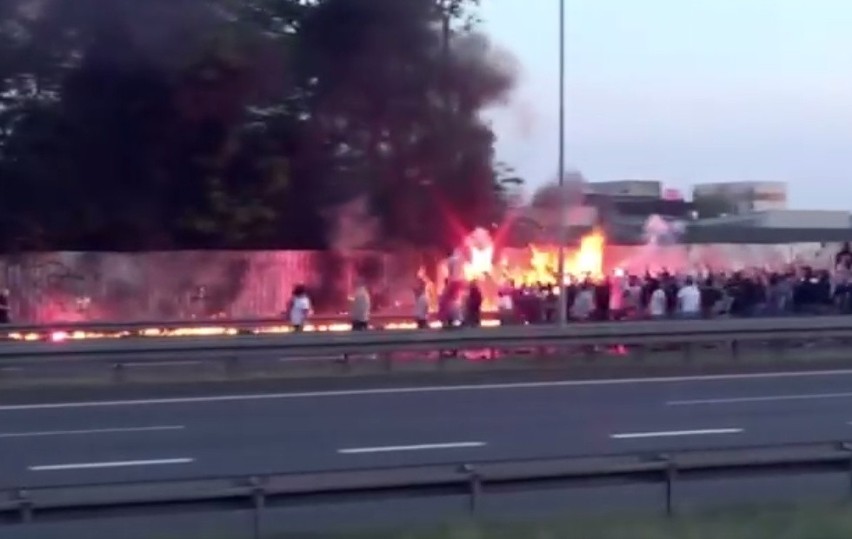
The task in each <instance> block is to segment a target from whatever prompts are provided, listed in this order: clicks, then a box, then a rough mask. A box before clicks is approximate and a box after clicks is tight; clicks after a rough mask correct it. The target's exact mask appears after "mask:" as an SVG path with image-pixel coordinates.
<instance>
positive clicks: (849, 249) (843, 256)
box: [834, 241, 852, 270]
mask: <svg viewBox="0 0 852 539" xmlns="http://www.w3.org/2000/svg"><path fill="white" fill-rule="evenodd" d="M841 264H842V265H843V267H844V268H846V269H847V270H848V269H852V246H850V245H849V242H848V241H847V242H845V243H844V244H843V247H842V248H841V249H840V251H839V252H838V253H837V254H836V255H835V257H834V267H837V266H840V265H841Z"/></svg>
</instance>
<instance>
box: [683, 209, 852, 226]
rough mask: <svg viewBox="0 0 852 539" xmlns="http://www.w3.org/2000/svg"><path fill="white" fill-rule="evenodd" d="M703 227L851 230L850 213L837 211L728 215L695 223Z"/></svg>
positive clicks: (762, 212)
mask: <svg viewBox="0 0 852 539" xmlns="http://www.w3.org/2000/svg"><path fill="white" fill-rule="evenodd" d="M694 225H695V226H701V227H737V228H745V227H748V228H772V229H776V230H777V229H839V230H840V229H849V228H850V214H849V212H848V211H835V210H766V211H756V212H751V213H745V214H740V215H726V216H723V217H715V218H710V219H699V220H698V221H695V222H694Z"/></svg>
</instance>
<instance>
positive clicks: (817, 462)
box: [0, 442, 852, 539]
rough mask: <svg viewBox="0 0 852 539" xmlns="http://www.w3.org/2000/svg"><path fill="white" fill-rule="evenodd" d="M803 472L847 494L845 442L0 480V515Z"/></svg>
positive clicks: (222, 506) (260, 506)
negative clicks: (42, 481) (820, 475)
mask: <svg viewBox="0 0 852 539" xmlns="http://www.w3.org/2000/svg"><path fill="white" fill-rule="evenodd" d="M807 472H836V473H838V474H846V475H847V476H849V482H848V483H849V485H850V490H849V495H850V497H852V445H850V444H849V443H844V442H826V443H809V444H790V445H774V446H751V447H732V448H721V449H707V450H687V451H683V450H679V451H670V452H655V453H647V454H638V453H628V454H605V455H589V456H584V457H568V458H542V459H528V460H504V461H482V462H469V463H454V464H442V465H439V464H434V465H420V466H408V467H388V468H361V469H349V470H334V471H319V472H304V473H281V474H274V473H258V474H256V475H251V476H249V475H244V476H220V477H201V478H187V479H174V480H165V481H163V480H151V481H140V482H133V483H126V482H109V483H89V484H85V483H83V484H81V483H74V484H65V485H53V486H47V487H26V486H21V487H17V488H10V487H8V486H6V487H0V492H2V491H5V492H6V493H7V496H6V497H5V501H0V522H7V523H8V522H15V523H21V524H26V523H32V522H38V521H40V519H42V518H45V519H48V518H49V519H50V520H51V521H57V520H62V519H63V518H78V519H79V518H82V517H81V515H82V514H84V513H85V512H86V511H89V512H90V513H89V514H90V515H91V518H106V517H109V516H111V515H113V514H118V515H128V514H134V515H137V514H157V513H158V512H169V513H174V512H175V511H180V510H193V509H199V508H207V509H208V510H209V509H210V508H211V507H212V508H215V509H216V510H228V509H230V508H237V509H239V508H245V507H251V508H253V510H254V517H255V518H254V537H255V538H257V539H262V538H263V537H264V533H263V514H264V511H265V508H266V507H267V506H268V505H269V504H270V503H271V502H301V503H306V502H308V503H309V502H310V501H311V500H312V499H314V500H320V501H321V502H322V503H326V504H327V503H332V502H347V501H353V500H357V499H363V498H364V497H366V496H371V497H372V499H393V498H397V497H412V496H422V497H440V496H451V495H466V496H467V497H468V500H469V504H468V506H469V511H470V513H471V514H472V515H475V514H476V513H477V509H478V508H479V507H480V503H481V500H482V498H483V497H484V496H488V495H492V494H493V495H497V494H499V493H500V492H501V487H507V488H511V489H518V488H523V489H527V490H532V489H535V488H537V487H540V486H543V485H546V486H547V487H548V488H553V487H554V486H555V485H558V486H563V487H566V488H570V487H578V488H582V487H584V486H589V485H595V484H600V483H601V482H606V484H610V483H611V482H612V481H613V480H617V481H619V482H621V483H625V482H626V483H645V484H647V483H657V484H659V485H660V486H661V487H662V489H663V493H664V496H663V497H662V499H663V506H662V507H661V509H662V511H663V512H664V513H665V514H666V515H669V516H671V515H674V514H675V513H676V512H677V492H678V490H677V485H678V484H679V483H680V482H681V481H684V480H689V479H692V480H701V479H713V478H718V477H719V476H724V477H740V478H748V477H750V476H754V475H756V474H761V475H766V474H778V475H781V474H795V473H807ZM134 511H135V512H134ZM0 529H2V524H0Z"/></svg>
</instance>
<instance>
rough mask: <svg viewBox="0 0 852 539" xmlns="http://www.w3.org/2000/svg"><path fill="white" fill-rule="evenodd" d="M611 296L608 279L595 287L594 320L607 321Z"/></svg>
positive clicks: (610, 286)
mask: <svg viewBox="0 0 852 539" xmlns="http://www.w3.org/2000/svg"><path fill="white" fill-rule="evenodd" d="M610 294H612V284H611V283H610V281H609V279H607V280H605V281H603V282H601V283H599V284H597V285H595V318H596V319H597V320H602V321H606V320H609V300H610Z"/></svg>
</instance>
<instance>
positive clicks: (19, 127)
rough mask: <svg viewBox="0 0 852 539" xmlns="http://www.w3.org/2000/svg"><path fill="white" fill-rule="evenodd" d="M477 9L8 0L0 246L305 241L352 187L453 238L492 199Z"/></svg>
mask: <svg viewBox="0 0 852 539" xmlns="http://www.w3.org/2000/svg"><path fill="white" fill-rule="evenodd" d="M475 4H476V2H475V1H474V0H410V1H405V2H401V1H399V0H315V1H305V0H240V1H237V0H169V1H168V2H158V1H157V2H155V1H150V2H138V1H137V0H7V1H6V2H2V3H0V98H1V99H2V100H3V101H2V105H0V182H2V183H0V189H2V190H3V196H0V220H2V222H0V225H2V226H0V249H3V248H6V249H9V248H25V249H26V248H49V249H53V248H100V249H149V248H160V247H211V248H212V247H236V248H242V247H288V246H295V247H305V248H315V247H321V246H323V245H324V244H327V243H328V242H329V241H331V238H330V236H329V234H328V232H329V230H328V229H327V228H328V225H329V223H331V222H334V221H335V219H334V215H333V214H334V208H337V207H343V206H346V203H349V202H351V201H353V200H361V199H365V200H368V201H369V202H370V204H369V208H370V210H371V211H372V212H373V214H374V215H375V216H376V217H377V218H378V219H379V221H380V222H381V224H382V231H383V234H382V237H384V238H387V239H388V240H389V243H400V242H404V243H414V244H417V245H434V244H440V243H443V242H447V241H452V239H451V238H450V237H449V236H450V231H449V229H448V228H447V227H445V226H443V223H450V222H454V221H460V222H461V225H462V226H470V225H473V224H479V223H481V222H484V221H487V220H488V219H490V218H492V217H493V215H494V213H495V212H498V211H499V208H500V207H501V206H500V204H499V202H500V200H499V199H500V190H499V189H495V185H496V183H495V180H496V177H495V173H494V167H493V163H492V161H493V155H492V152H493V133H492V132H491V130H490V128H489V127H488V126H487V125H485V124H484V123H482V121H481V120H480V119H479V112H480V111H481V110H482V109H483V108H484V107H487V106H489V105H490V104H493V103H495V102H499V100H500V99H502V98H503V97H504V96H505V94H506V92H507V91H508V90H509V88H510V86H511V79H512V77H511V75H512V70H511V66H509V67H508V68H507V67H506V65H504V64H501V63H500V62H499V61H495V56H494V51H493V49H492V48H491V47H490V45H489V44H488V42H487V40H485V39H484V38H483V37H482V36H479V35H477V34H476V33H475V32H473V31H472V30H471V29H469V28H468V25H469V24H470V23H471V21H472V19H471V16H472V13H474V12H473V11H471V8H472V7H474V6H475ZM444 30H446V31H444ZM430 219H431V220H433V221H435V225H436V226H432V227H424V226H422V223H423V222H425V221H428V220H430Z"/></svg>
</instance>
